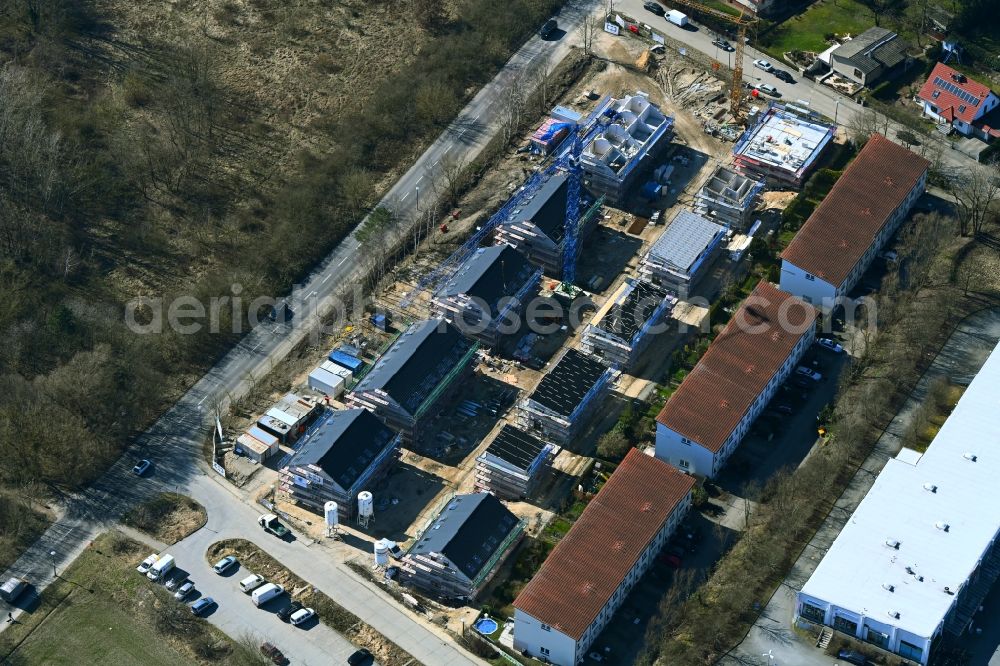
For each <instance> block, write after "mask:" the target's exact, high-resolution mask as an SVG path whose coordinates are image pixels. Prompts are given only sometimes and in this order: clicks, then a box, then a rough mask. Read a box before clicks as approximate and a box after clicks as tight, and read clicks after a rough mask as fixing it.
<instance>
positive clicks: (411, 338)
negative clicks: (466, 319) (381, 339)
mask: <svg viewBox="0 0 1000 666" xmlns="http://www.w3.org/2000/svg"><path fill="white" fill-rule="evenodd" d="M472 344H473V343H472V342H470V341H468V340H467V339H466V338H465V337H463V336H462V334H461V333H459V332H458V329H456V328H454V327H453V326H451V325H450V324H448V323H446V322H445V321H444V320H443V319H430V320H427V321H421V322H417V323H415V324H413V325H412V326H410V327H409V328H408V329H406V331H404V332H403V334H402V335H400V336H399V338H398V339H397V340H396V341H395V342H394V343H393V344H392V346H391V347H389V349H388V351H386V352H385V353H384V354H383V355H382V357H381V358H380V359H379V360H378V362H376V363H375V366H374V367H373V368H372V369H371V370H370V371H369V372H368V374H367V375H365V376H364V378H363V379H362V380H361V381H360V382H359V383H358V385H357V386H355V387H354V392H355V393H363V392H365V391H373V390H382V391H385V392H386V393H387V394H389V396H391V397H392V399H393V400H395V401H396V402H398V403H399V404H400V405H402V406H403V408H404V409H406V410H407V411H409V412H413V411H415V410H416V409H417V408H418V407H419V406H420V404H421V403H422V402H423V401H424V399H425V398H426V397H427V396H428V395H429V394H430V392H431V391H433V390H434V387H435V386H437V385H438V383H439V382H440V381H441V380H442V379H444V378H445V376H446V375H447V374H448V373H449V372H451V371H452V370H453V369H454V368H455V366H456V364H458V362H459V361H460V360H461V359H462V357H463V356H464V355H465V353H466V352H468V351H469V348H470V347H471V346H472Z"/></svg>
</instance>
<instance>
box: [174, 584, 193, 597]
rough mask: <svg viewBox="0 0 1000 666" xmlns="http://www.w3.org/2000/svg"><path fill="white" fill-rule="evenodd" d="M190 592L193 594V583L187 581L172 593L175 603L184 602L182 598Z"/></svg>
mask: <svg viewBox="0 0 1000 666" xmlns="http://www.w3.org/2000/svg"><path fill="white" fill-rule="evenodd" d="M192 592H194V583H192V582H191V581H188V582H186V583H184V584H183V585H181V586H180V587H178V588H177V591H176V592H174V599H176V600H177V601H184V598H185V597H187V596H188V595H189V594H191V593H192Z"/></svg>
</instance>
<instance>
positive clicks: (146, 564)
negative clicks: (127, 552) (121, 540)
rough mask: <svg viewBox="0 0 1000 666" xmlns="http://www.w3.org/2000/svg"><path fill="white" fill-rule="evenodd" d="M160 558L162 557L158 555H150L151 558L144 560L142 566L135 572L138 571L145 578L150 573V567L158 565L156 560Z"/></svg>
mask: <svg viewBox="0 0 1000 666" xmlns="http://www.w3.org/2000/svg"><path fill="white" fill-rule="evenodd" d="M159 557H160V556H159V555H157V554H156V553H153V554H152V555H150V556H149V557H147V558H146V559H144V560H143V561H142V564H140V565H139V566H137V567H136V568H135V570H136V571H138V572H139V573H141V574H142V575H143V576H145V575H146V574H147V573H148V572H149V567H151V566H153V565H154V564H156V560H158V559H159Z"/></svg>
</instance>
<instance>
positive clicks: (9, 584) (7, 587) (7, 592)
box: [0, 576, 29, 604]
mask: <svg viewBox="0 0 1000 666" xmlns="http://www.w3.org/2000/svg"><path fill="white" fill-rule="evenodd" d="M28 586H29V585H28V581H26V580H24V579H23V578H18V577H16V576H11V577H10V578H8V579H7V581H6V582H5V583H4V584H3V585H0V599H3V600H4V601H6V602H7V603H9V604H12V603H14V601H15V600H16V599H17V598H18V597H19V596H21V595H22V594H24V591H25V590H27V589H28Z"/></svg>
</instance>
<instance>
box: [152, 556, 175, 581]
mask: <svg viewBox="0 0 1000 666" xmlns="http://www.w3.org/2000/svg"><path fill="white" fill-rule="evenodd" d="M173 568H174V556H173V555H161V556H160V559H158V560H156V562H154V563H153V566H151V567H149V571H147V572H146V578H148V579H149V580H163V577H164V576H165V575H167V574H168V573H170V570H171V569H173Z"/></svg>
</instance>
